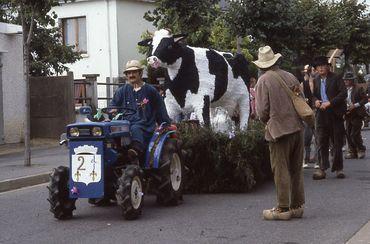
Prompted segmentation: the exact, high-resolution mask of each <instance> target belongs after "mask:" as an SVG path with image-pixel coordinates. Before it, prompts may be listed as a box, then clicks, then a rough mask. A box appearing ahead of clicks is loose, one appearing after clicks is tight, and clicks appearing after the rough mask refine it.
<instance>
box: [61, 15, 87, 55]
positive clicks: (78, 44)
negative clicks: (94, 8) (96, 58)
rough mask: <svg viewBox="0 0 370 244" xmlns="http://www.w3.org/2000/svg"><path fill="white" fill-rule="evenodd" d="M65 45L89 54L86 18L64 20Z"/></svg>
mask: <svg viewBox="0 0 370 244" xmlns="http://www.w3.org/2000/svg"><path fill="white" fill-rule="evenodd" d="M62 28H63V29H62V30H63V43H64V45H67V46H74V50H75V51H77V52H81V53H87V43H86V42H87V41H86V17H77V18H66V19H62Z"/></svg>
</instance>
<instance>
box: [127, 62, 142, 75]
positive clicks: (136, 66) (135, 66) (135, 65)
mask: <svg viewBox="0 0 370 244" xmlns="http://www.w3.org/2000/svg"><path fill="white" fill-rule="evenodd" d="M132 70H143V67H142V65H141V63H140V62H139V61H137V60H130V61H128V62H127V63H126V69H125V71H123V73H126V72H128V71H132Z"/></svg>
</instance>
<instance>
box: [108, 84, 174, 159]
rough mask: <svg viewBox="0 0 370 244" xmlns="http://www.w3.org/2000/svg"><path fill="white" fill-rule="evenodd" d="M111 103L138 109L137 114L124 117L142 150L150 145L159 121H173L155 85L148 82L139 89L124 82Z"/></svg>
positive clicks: (133, 137) (134, 139) (160, 122)
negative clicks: (136, 89)
mask: <svg viewBox="0 0 370 244" xmlns="http://www.w3.org/2000/svg"><path fill="white" fill-rule="evenodd" d="M110 105H111V106H120V107H127V108H131V109H135V110H136V113H135V114H133V115H128V116H125V115H124V117H123V119H127V120H128V121H130V132H131V138H132V141H133V143H135V142H136V143H138V145H139V147H141V148H140V150H141V151H142V152H144V151H145V149H146V147H147V146H148V144H149V141H150V138H151V137H152V135H153V132H154V130H155V128H156V125H157V123H158V124H162V123H163V122H166V123H170V122H171V120H170V118H169V116H168V114H167V110H166V107H165V105H164V102H163V99H162V97H161V96H160V95H159V93H158V91H157V90H156V89H155V88H154V87H153V86H151V85H149V84H146V83H144V85H143V86H142V87H141V89H140V90H138V91H135V90H134V89H133V87H132V86H131V85H130V84H124V85H123V86H121V87H120V88H119V89H118V90H117V91H116V92H115V94H114V96H113V99H112V101H111V103H110ZM123 112H124V111H123Z"/></svg>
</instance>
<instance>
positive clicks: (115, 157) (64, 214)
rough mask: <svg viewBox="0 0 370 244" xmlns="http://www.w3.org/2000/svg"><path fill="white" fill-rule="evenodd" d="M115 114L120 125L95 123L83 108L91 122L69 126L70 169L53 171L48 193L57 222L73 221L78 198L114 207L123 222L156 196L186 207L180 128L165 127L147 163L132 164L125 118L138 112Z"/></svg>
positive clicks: (154, 138)
mask: <svg viewBox="0 0 370 244" xmlns="http://www.w3.org/2000/svg"><path fill="white" fill-rule="evenodd" d="M110 109H111V108H105V109H102V113H101V114H103V115H104V116H105V117H106V118H107V117H108V115H109V111H110ZM114 109H119V111H121V113H120V116H121V117H119V118H120V119H112V120H103V121H101V119H100V120H99V121H100V122H99V121H96V122H94V119H93V118H92V116H91V109H90V107H81V109H80V113H81V114H86V115H87V117H88V118H90V120H91V121H90V122H80V123H74V124H69V125H67V132H66V138H65V139H66V140H65V141H63V142H66V144H67V145H68V148H69V161H70V164H69V165H70V166H69V167H65V166H59V167H57V168H55V169H53V171H52V173H51V175H50V183H49V185H48V187H47V188H48V190H49V197H48V201H49V203H50V211H51V212H52V213H53V214H54V217H55V218H57V219H68V218H71V217H72V215H73V211H74V210H75V209H76V206H75V202H76V200H77V199H78V198H88V202H89V203H90V204H93V205H97V206H103V205H107V204H114V203H116V204H117V205H118V206H119V207H120V208H121V210H122V215H123V217H124V218H125V219H136V218H137V217H139V216H140V215H141V212H142V206H143V201H144V196H145V195H146V194H147V193H154V194H156V196H157V202H158V203H160V204H163V205H177V204H179V203H180V202H181V201H182V188H183V184H184V182H183V181H184V177H183V174H184V165H183V162H182V154H181V148H180V142H179V140H178V138H177V131H176V127H175V126H171V125H168V126H166V125H161V126H160V127H159V128H158V129H157V130H156V132H155V133H154V134H153V136H152V138H151V140H150V142H149V146H148V148H147V150H146V152H145V159H143V160H141V161H142V162H139V163H138V162H137V161H136V163H133V162H132V161H130V160H128V158H129V157H128V154H127V152H128V150H129V148H130V143H131V136H130V122H129V121H127V120H125V119H124V117H125V115H129V114H133V113H135V112H136V111H134V110H132V109H129V108H124V107H114ZM115 118H117V117H115ZM95 120H96V119H95Z"/></svg>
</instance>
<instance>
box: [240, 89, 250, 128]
mask: <svg viewBox="0 0 370 244" xmlns="http://www.w3.org/2000/svg"><path fill="white" fill-rule="evenodd" d="M239 116H240V129H241V130H244V129H247V127H248V119H249V96H243V97H242V98H240V100H239Z"/></svg>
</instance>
